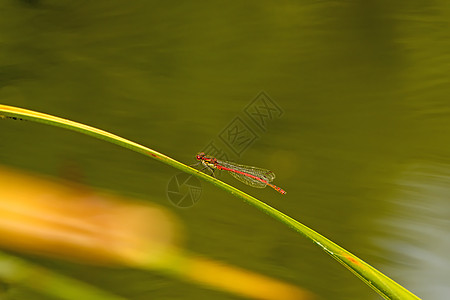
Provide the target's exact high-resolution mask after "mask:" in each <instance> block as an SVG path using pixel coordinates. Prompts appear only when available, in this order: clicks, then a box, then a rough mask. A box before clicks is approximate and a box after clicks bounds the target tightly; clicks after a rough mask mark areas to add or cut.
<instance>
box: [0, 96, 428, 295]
mask: <svg viewBox="0 0 450 300" xmlns="http://www.w3.org/2000/svg"><path fill="white" fill-rule="evenodd" d="M0 117H1V118H20V119H24V120H30V121H35V122H39V123H45V124H48V125H52V126H56V127H63V128H66V129H70V130H74V131H78V132H81V133H84V134H87V135H90V136H94V137H96V138H99V139H103V140H106V141H108V142H111V143H113V144H116V145H119V146H122V147H125V148H128V149H130V150H133V151H136V152H139V153H142V154H144V155H147V156H150V157H152V158H154V159H156V160H159V161H161V162H163V163H165V164H168V165H170V166H173V167H175V168H177V169H179V170H181V171H183V172H186V173H188V174H192V175H194V176H196V177H199V178H201V179H203V180H206V181H208V182H210V183H212V184H214V185H216V186H217V187H219V188H221V189H223V190H225V191H227V192H229V193H231V194H232V195H234V196H236V197H238V198H240V199H242V200H244V201H245V202H247V203H249V204H250V205H252V206H254V207H257V208H258V209H260V210H262V211H263V212H265V213H266V214H268V215H269V216H271V217H273V218H275V219H277V220H278V221H280V222H282V223H283V224H285V225H287V226H288V227H290V228H292V229H294V230H295V231H297V232H298V233H300V234H301V235H303V236H304V237H306V238H308V239H309V240H311V241H312V242H314V243H315V244H316V245H318V246H319V247H320V248H321V249H322V250H324V251H325V252H326V253H328V254H329V255H331V256H332V257H333V258H334V259H336V260H337V261H338V262H340V263H341V264H342V265H344V266H345V267H346V268H347V269H349V270H350V271H351V272H352V273H354V274H355V275H356V276H358V277H359V278H360V279H361V280H362V281H364V282H365V283H366V284H367V285H369V286H370V287H371V288H372V289H374V290H375V291H376V292H377V293H378V294H380V295H381V296H383V297H384V298H386V299H419V298H418V297H417V296H415V295H414V294H412V293H411V292H409V291H408V290H407V289H405V288H404V287H402V286H401V285H399V284H398V283H396V282H395V281H393V280H392V279H390V278H389V277H387V276H385V275H384V274H382V273H381V272H379V271H378V270H376V269H375V268H373V267H372V266H370V265H369V264H367V263H365V262H364V261H362V260H361V259H359V258H358V257H356V256H354V255H353V254H351V253H350V252H348V251H346V250H345V249H343V248H342V247H340V246H338V245H336V244H335V243H333V242H332V241H330V240H328V239H327V238H325V237H323V236H322V235H320V234H319V233H317V232H315V231H314V230H312V229H310V228H309V227H307V226H305V225H303V224H301V223H300V222H298V221H296V220H294V219H292V218H291V217H289V216H287V215H285V214H283V213H282V212H280V211H278V210H276V209H275V208H273V207H271V206H269V205H267V204H265V203H264V202H262V201H259V200H258V199H256V198H254V197H252V196H250V195H248V194H246V193H244V192H242V191H241V190H238V189H236V188H234V187H232V186H230V185H228V184H226V183H224V182H222V181H220V180H217V179H216V178H213V177H211V176H209V175H207V174H205V173H203V172H201V171H199V170H197V169H194V168H191V167H189V166H187V165H185V164H182V163H180V162H178V161H176V160H174V159H172V158H170V157H168V156H166V155H164V154H162V153H159V152H157V151H155V150H152V149H149V148H147V147H145V146H142V145H140V144H137V143H135V142H132V141H129V140H127V139H124V138H122V137H120V136H117V135H114V134H112V133H109V132H106V131H103V130H100V129H97V128H94V127H91V126H88V125H84V124H81V123H77V122H74V121H70V120H66V119H63V118H59V117H55V116H52V115H48V114H43V113H39V112H35V111H31V110H27V109H23V108H18V107H12V106H7V105H0Z"/></svg>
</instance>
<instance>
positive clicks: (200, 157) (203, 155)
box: [195, 152, 206, 160]
mask: <svg viewBox="0 0 450 300" xmlns="http://www.w3.org/2000/svg"><path fill="white" fill-rule="evenodd" d="M205 155H206V154H205V153H204V152H199V153H198V154H197V156H196V157H195V158H196V159H197V160H202V159H203V158H204V157H205Z"/></svg>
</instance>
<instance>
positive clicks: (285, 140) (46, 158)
mask: <svg viewBox="0 0 450 300" xmlns="http://www.w3.org/2000/svg"><path fill="white" fill-rule="evenodd" d="M449 20H450V4H449V3H448V1H442V0H440V1H431V2H430V1H279V2H271V1H245V2H237V1H235V2H228V1H215V2H210V1H190V2H186V3H182V2H178V3H170V2H164V1H128V2H125V1H44V0H43V1H39V0H35V1H31V0H30V1H12V0H9V1H2V2H1V3H0V102H1V103H3V104H7V105H13V106H19V107H23V108H28V109H33V110H36V111H40V112H45V113H49V114H53V115H56V116H61V117H65V118H68V119H71V120H75V121H78V122H82V123H85V124H89V125H92V126H96V127H99V128H101V129H105V130H107V131H110V132H113V133H115V134H118V135H120V136H123V137H126V138H128V139H131V140H133V141H136V142H138V143H142V144H144V145H146V146H149V147H150V148H153V149H155V150H157V151H160V152H162V153H165V154H167V155H169V156H171V157H173V158H175V159H177V160H180V161H182V162H185V163H187V164H191V163H194V162H195V160H194V156H195V154H196V153H197V152H198V151H200V150H202V149H203V148H204V147H205V145H207V144H208V143H209V142H210V141H213V140H217V137H218V135H219V134H220V133H221V132H222V131H223V130H224V129H225V128H227V125H228V124H229V123H230V122H231V121H232V120H233V119H234V118H235V117H237V116H240V117H242V118H243V120H245V121H248V124H249V126H251V128H252V129H253V130H254V132H255V133H256V134H257V135H258V137H259V138H258V139H256V140H255V142H254V143H253V144H251V145H250V146H249V147H248V148H247V149H246V150H245V151H244V152H243V153H242V154H241V156H240V157H236V156H235V157H233V156H232V155H231V156H230V158H231V159H232V160H236V161H239V162H242V163H245V164H249V165H255V166H261V167H265V168H269V169H271V170H273V171H275V172H276V174H277V179H276V180H275V184H277V185H279V186H281V187H282V188H284V189H285V190H286V191H287V192H288V194H287V195H286V196H282V195H280V194H278V193H276V192H275V191H273V190H269V189H262V190H259V189H253V188H251V187H248V186H245V185H243V184H241V183H239V182H237V181H236V180H234V179H233V178H231V177H230V176H226V174H223V176H222V175H220V178H221V179H223V180H225V181H227V182H230V183H232V184H233V185H235V186H237V187H239V188H241V189H243V190H244V191H246V192H248V193H250V194H252V195H255V196H256V197H258V198H259V199H261V200H263V201H265V202H267V203H268V204H270V205H272V206H274V207H276V208H277V209H279V210H281V211H282V212H284V213H286V214H288V215H290V216H292V217H294V218H295V219H297V220H299V221H300V222H302V223H304V224H306V225H307V226H310V227H311V228H313V229H315V230H317V231H318V232H320V233H321V234H323V235H325V236H326V237H328V238H330V239H331V240H333V241H334V242H336V243H337V244H339V245H341V246H342V247H344V248H346V249H347V250H349V251H351V252H353V253H354V254H356V255H357V256H359V257H360V258H362V259H364V260H365V261H367V262H368V263H370V264H371V265H373V266H374V267H376V268H378V269H379V270H380V271H381V272H383V273H385V274H386V275H388V276H390V277H391V278H393V279H394V280H396V281H397V282H399V283H400V284H402V285H404V286H405V287H406V288H408V289H409V290H411V291H412V292H414V293H416V294H417V295H418V296H419V297H423V298H426V299H443V298H445V296H446V295H447V296H448V295H449V294H450V287H449V285H448V278H450V260H449V255H448V253H449V252H450V241H449V239H448V232H449V229H450V223H449V213H450V203H449V201H448V197H449V196H448V195H449V194H450V193H449V192H450V184H449V179H450V149H449V146H450V105H449V104H450V103H449V102H450V100H449V95H450V22H449ZM261 91H265V92H266V93H267V95H269V96H270V98H271V99H272V100H273V101H274V102H275V103H276V104H277V105H278V106H279V107H280V108H281V109H282V110H283V111H284V113H283V114H282V115H281V116H280V117H279V118H275V119H273V120H271V121H270V122H268V124H267V128H265V130H261V129H260V128H258V127H257V126H255V124H254V123H252V122H251V120H249V119H248V118H247V117H246V115H245V113H244V108H245V107H246V106H247V105H248V104H249V103H250V102H251V101H252V100H253V99H255V97H256V96H257V95H258V93H259V92H261ZM219 144H220V143H219ZM220 147H222V149H223V150H224V151H228V152H230V151H229V149H228V148H226V145H223V144H221V145H220ZM0 163H2V164H7V165H11V166H16V167H20V168H23V169H28V170H32V171H35V172H40V173H43V174H48V175H52V176H56V177H58V176H64V174H65V173H64V171H62V170H65V166H66V165H67V164H70V165H75V166H76V168H78V172H79V174H81V175H80V176H81V178H79V180H81V181H82V182H83V183H85V184H87V185H91V186H94V187H101V188H106V189H109V190H113V191H115V192H117V193H120V194H124V195H131V196H135V197H138V198H142V199H147V200H148V201H153V202H157V203H159V204H161V205H164V206H167V207H168V208H170V209H171V210H172V211H173V212H174V213H175V214H176V215H177V216H178V217H179V218H181V219H182V220H183V222H184V224H185V227H186V234H187V236H188V238H187V240H186V244H187V245H186V247H187V248H188V249H189V250H191V251H194V252H197V253H200V254H204V255H207V256H209V257H212V258H215V259H218V260H222V261H225V262H227V263H230V264H234V265H238V266H241V267H243V268H247V269H251V270H254V271H257V272H261V273H264V274H267V275H270V276H273V277H276V278H280V279H282V280H285V281H288V282H292V283H294V284H297V285H299V286H302V287H304V288H307V289H309V290H311V291H313V292H314V293H316V294H317V295H319V296H320V297H321V298H322V299H377V298H378V296H377V295H376V294H375V293H374V292H373V291H372V290H370V289H369V288H368V287H367V286H366V285H365V284H364V283H363V282H361V281H360V280H359V279H357V278H356V277H355V276H353V275H352V274H351V273H350V272H348V271H346V270H345V269H344V268H343V267H342V266H340V265H339V264H337V263H336V262H335V261H334V260H333V259H331V258H330V257H329V256H327V255H325V253H324V252H322V251H321V250H319V249H318V248H317V247H316V246H315V245H313V244H311V243H309V242H308V241H306V240H305V239H303V238H302V237H300V236H299V235H298V234H296V233H294V232H292V231H290V230H289V229H287V228H286V227H285V226H283V225H281V224H279V223H278V222H277V221H275V220H273V219H271V218H269V217H267V216H266V215H265V214H263V213H261V212H260V211H257V210H255V209H253V208H252V207H250V206H248V205H246V204H244V203H242V202H241V201H239V200H237V199H235V198H233V197H231V196H230V195H229V194H226V193H224V192H223V191H221V190H218V189H216V188H214V187H213V186H210V185H207V184H203V194H202V198H201V199H200V201H199V202H198V203H197V204H196V205H194V206H193V207H191V208H189V209H178V208H176V207H174V206H173V205H171V203H170V202H169V200H168V199H167V197H166V188H167V184H168V182H169V181H170V179H171V178H172V176H174V175H175V174H177V173H178V172H177V171H176V170H174V169H172V168H170V167H168V166H166V165H163V164H160V163H158V162H155V161H154V160H151V159H148V158H146V157H144V156H142V155H139V154H136V153H133V152H131V151H127V150H126V149H122V148H119V147H117V146H114V145H111V144H108V143H105V142H102V141H99V140H95V139H92V138H89V137H86V136H82V135H80V134H77V133H73V132H68V131H65V130H61V129H58V128H52V127H49V126H44V125H40V124H35V123H30V122H13V121H2V122H0ZM40 263H42V264H43V265H45V266H48V267H50V268H52V269H54V270H58V271H60V272H61V273H63V274H67V275H69V276H73V277H76V278H80V279H83V280H85V281H87V282H90V283H92V284H95V285H97V286H99V287H102V288H104V289H106V290H109V291H111V292H113V293H117V294H119V295H122V296H124V297H127V298H130V299H150V298H151V299H219V300H221V299H240V298H237V297H234V296H230V295H228V294H224V293H220V292H216V291H212V290H209V289H205V288H202V287H199V286H196V285H193V284H188V283H185V282H182V281H178V280H176V279H173V278H169V277H166V276H163V275H162V274H158V273H151V272H143V271H136V270H133V269H121V270H110V269H105V268H95V267H87V266H84V265H78V264H74V263H73V264H72V263H67V262H62V261H53V260H50V259H48V260H45V259H42V261H40ZM30 295H32V294H31V292H30V291H26V290H25V291H23V290H17V291H15V297H16V298H15V299H30V297H31V296H30ZM40 297H42V296H40ZM31 298H32V299H39V298H38V295H33V297H31ZM43 299H45V298H43Z"/></svg>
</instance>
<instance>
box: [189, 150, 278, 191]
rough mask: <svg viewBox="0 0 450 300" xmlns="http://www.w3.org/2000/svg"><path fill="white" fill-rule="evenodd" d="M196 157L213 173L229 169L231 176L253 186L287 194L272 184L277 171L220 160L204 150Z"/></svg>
mask: <svg viewBox="0 0 450 300" xmlns="http://www.w3.org/2000/svg"><path fill="white" fill-rule="evenodd" d="M196 159H197V160H198V161H199V162H201V163H202V165H204V166H205V167H206V168H208V169H209V170H211V171H212V172H213V174H214V170H224V171H228V173H229V174H230V175H231V176H233V177H234V178H236V179H237V180H239V181H241V182H243V183H245V184H248V185H250V186H252V187H255V188H265V187H266V186H270V187H271V188H273V189H274V190H276V191H277V192H280V193H281V194H283V195H285V194H286V191H285V190H283V189H282V188H280V187H277V186H276V185H274V184H271V182H272V181H273V180H274V179H275V173H274V172H272V171H270V170H266V169H261V168H257V167H250V166H244V165H239V164H237V163H234V162H229V161H223V160H219V159H217V158H215V157H212V156H209V155H206V154H205V153H203V152H200V153H199V154H197V156H196Z"/></svg>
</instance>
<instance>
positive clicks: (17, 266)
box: [0, 252, 125, 300]
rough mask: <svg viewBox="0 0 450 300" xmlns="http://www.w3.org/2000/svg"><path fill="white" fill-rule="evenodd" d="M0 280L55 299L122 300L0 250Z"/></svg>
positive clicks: (122, 299)
mask: <svg viewBox="0 0 450 300" xmlns="http://www.w3.org/2000/svg"><path fill="white" fill-rule="evenodd" d="M0 280H2V281H4V282H7V283H8V284H9V285H11V286H12V287H14V286H26V287H28V288H30V289H33V290H35V291H38V292H40V293H42V294H46V295H49V296H52V298H53V297H54V298H55V299H66V300H71V299H90V300H125V298H123V297H120V296H117V295H114V294H111V293H109V292H106V291H104V290H101V289H99V288H97V287H95V286H92V285H90V284H87V283H85V282H82V281H79V280H76V279H73V278H70V277H67V276H64V275H61V274H59V273H56V272H54V271H52V270H49V269H46V268H43V267H41V266H38V265H36V264H32V263H30V262H27V261H25V260H22V259H20V258H18V257H15V256H12V255H9V254H6V253H2V252H0ZM1 299H5V298H3V297H2V298H1ZM8 299H9V297H8Z"/></svg>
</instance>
